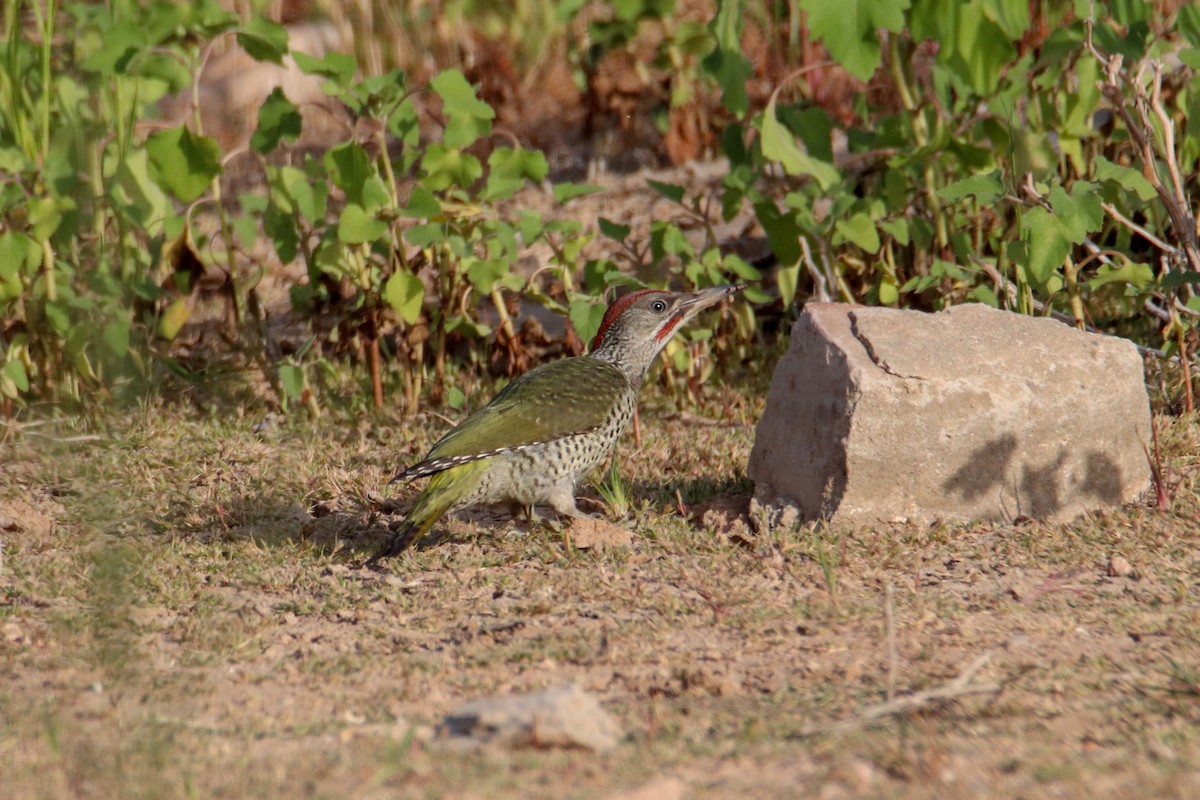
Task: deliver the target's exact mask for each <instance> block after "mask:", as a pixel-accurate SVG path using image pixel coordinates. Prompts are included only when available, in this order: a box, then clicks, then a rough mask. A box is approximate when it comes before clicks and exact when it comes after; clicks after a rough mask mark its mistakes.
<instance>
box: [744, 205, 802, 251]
mask: <svg viewBox="0 0 1200 800" xmlns="http://www.w3.org/2000/svg"><path fill="white" fill-rule="evenodd" d="M754 214H755V216H757V217H758V222H759V224H760V225H762V226H763V230H764V231H766V233H767V242H768V243H769V244H770V245H771V251H772V252H773V253H775V258H776V259H778V260H779V263H780V264H783V265H785V266H791V265H793V264H796V263H799V261H800V227H799V226H798V225H797V224H796V218H795V216H794V215H792V214H788V213H785V212H781V211H780V210H779V208H778V207H777V206H776V205H775V203H774V202H772V201H770V200H764V201H763V202H761V203H756V204H755V205H754Z"/></svg>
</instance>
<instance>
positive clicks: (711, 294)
mask: <svg viewBox="0 0 1200 800" xmlns="http://www.w3.org/2000/svg"><path fill="white" fill-rule="evenodd" d="M745 288H746V284H744V283H736V284H731V285H729V286H714V287H712V288H711V289H700V290H699V291H695V292H691V293H689V294H687V295H684V297H683V300H682V301H681V302H680V303H679V310H680V311H684V312H686V317H685V319H691V318H692V317H694V316H696V315H697V314H699V313H700V312H701V311H703V310H704V309H706V308H710V307H712V306H715V305H716V304H717V303H719V302H721V301H722V300H724V299H725V298H726V297H732V296H733V295H735V294H737V293H738V292H740V291H742V290H743V289H745Z"/></svg>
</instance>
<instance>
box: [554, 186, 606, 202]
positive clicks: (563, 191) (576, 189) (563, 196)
mask: <svg viewBox="0 0 1200 800" xmlns="http://www.w3.org/2000/svg"><path fill="white" fill-rule="evenodd" d="M553 191H554V200H555V202H557V203H565V202H567V201H568V200H574V199H575V198H576V197H583V196H584V195H587V194H595V193H596V192H602V191H604V187H603V186H594V185H592V184H589V183H556V184H554V190H553Z"/></svg>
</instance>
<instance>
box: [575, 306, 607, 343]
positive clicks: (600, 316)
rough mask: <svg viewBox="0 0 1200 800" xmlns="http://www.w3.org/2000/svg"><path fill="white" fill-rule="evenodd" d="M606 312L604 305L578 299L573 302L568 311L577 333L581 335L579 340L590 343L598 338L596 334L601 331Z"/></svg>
mask: <svg viewBox="0 0 1200 800" xmlns="http://www.w3.org/2000/svg"><path fill="white" fill-rule="evenodd" d="M605 310H606V309H605V307H604V304H603V303H594V302H592V301H591V300H584V299H576V300H572V301H571V305H570V307H569V308H568V309H567V316H568V317H569V318H570V320H571V325H572V326H574V328H575V332H576V333H578V334H579V338H580V339H582V340H583V341H585V342H589V343H590V342H591V341H592V339H594V338H595V337H596V332H597V331H598V330H600V323H601V322H602V321H603V320H604V312H605Z"/></svg>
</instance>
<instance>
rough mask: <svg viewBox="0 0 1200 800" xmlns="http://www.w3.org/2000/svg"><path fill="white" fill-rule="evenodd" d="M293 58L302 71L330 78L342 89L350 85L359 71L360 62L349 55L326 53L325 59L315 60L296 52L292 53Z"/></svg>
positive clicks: (305, 54)
mask: <svg viewBox="0 0 1200 800" xmlns="http://www.w3.org/2000/svg"><path fill="white" fill-rule="evenodd" d="M292 58H293V59H294V60H295V62H296V66H298V67H300V69H301V71H303V72H307V73H308V74H309V75H320V76H321V77H323V78H329V79H330V80H331V81H333V82H334V83H336V84H337V85H338V86H342V87H345V86H347V85H349V83H350V81H352V80H353V79H354V73H355V72H356V71H357V70H358V60H357V59H355V58H354V56H352V55H350V54H349V53H326V54H325V56H324V57H323V58H314V57H312V56H310V55H308V54H307V53H301V52H299V51H296V52H294V53H292Z"/></svg>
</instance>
